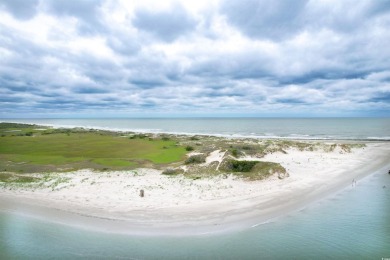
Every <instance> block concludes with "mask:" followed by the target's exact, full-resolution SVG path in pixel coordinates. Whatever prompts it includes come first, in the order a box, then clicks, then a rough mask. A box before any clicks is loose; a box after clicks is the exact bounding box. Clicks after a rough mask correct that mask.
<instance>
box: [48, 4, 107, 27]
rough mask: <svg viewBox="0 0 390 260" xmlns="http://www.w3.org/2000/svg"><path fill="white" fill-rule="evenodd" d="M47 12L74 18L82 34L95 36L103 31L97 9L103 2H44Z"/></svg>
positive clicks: (102, 24)
mask: <svg viewBox="0 0 390 260" xmlns="http://www.w3.org/2000/svg"><path fill="white" fill-rule="evenodd" d="M44 3H45V4H46V5H47V6H46V8H47V11H48V12H49V13H51V14H53V15H54V16H60V17H61V16H68V17H75V18H77V19H78V21H79V31H80V32H81V33H83V34H95V33H99V32H102V31H104V30H105V25H104V23H103V22H102V20H101V14H100V12H99V8H100V7H101V5H102V3H103V0H82V1H68V0H46V1H44Z"/></svg>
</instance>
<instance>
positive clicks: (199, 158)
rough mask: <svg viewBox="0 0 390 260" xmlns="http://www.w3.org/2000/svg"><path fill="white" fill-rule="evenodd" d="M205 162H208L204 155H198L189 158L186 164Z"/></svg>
mask: <svg viewBox="0 0 390 260" xmlns="http://www.w3.org/2000/svg"><path fill="white" fill-rule="evenodd" d="M204 162H206V156H205V155H203V154H197V155H192V156H190V157H188V158H187V160H186V161H185V164H191V163H204Z"/></svg>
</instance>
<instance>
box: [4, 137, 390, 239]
mask: <svg viewBox="0 0 390 260" xmlns="http://www.w3.org/2000/svg"><path fill="white" fill-rule="evenodd" d="M223 156H224V151H218V150H216V151H213V152H211V153H210V154H209V156H208V157H207V158H206V162H205V164H209V163H212V162H215V161H217V162H221V160H222V158H223ZM241 159H245V160H260V161H270V162H277V163H280V164H281V165H282V166H283V167H285V168H286V170H287V172H288V174H289V177H287V178H283V179H280V178H278V176H277V175H273V176H271V177H270V178H268V179H265V180H261V181H247V180H243V179H240V178H238V177H237V176H233V175H227V174H222V175H219V176H217V177H210V178H202V179H195V180H194V179H190V178H188V177H184V176H180V175H179V176H166V175H162V174H161V170H154V169H137V170H133V171H117V172H94V171H92V170H88V169H87V170H80V171H76V172H68V173H56V174H55V175H56V177H55V178H49V179H48V180H47V181H46V182H44V183H42V184H41V185H40V186H39V187H25V188H20V187H17V188H16V187H2V188H0V192H1V196H0V210H1V211H5V212H12V213H16V214H23V215H29V216H32V217H36V218H43V219H45V220H49V221H53V222H58V223H63V224H66V225H72V226H77V227H81V228H87V229H95V230H99V231H104V232H115V233H126V234H142V235H156V234H163V235H203V234H210V233H220V232H229V231H231V230H239V229H245V228H250V227H255V226H257V225H260V224H262V223H264V222H267V221H271V220H273V219H275V218H277V217H281V216H284V215H286V214H289V213H291V212H294V211H296V210H299V209H302V208H304V207H305V206H307V205H309V204H310V203H312V202H314V201H317V200H319V199H321V198H324V197H326V196H328V195H330V194H334V193H335V192H337V191H339V190H341V189H343V188H358V187H359V180H360V179H361V178H364V177H365V176H367V175H369V174H372V173H374V172H375V171H387V170H388V167H389V162H390V146H389V144H388V143H379V142H371V143H367V145H366V147H363V148H354V149H352V151H350V152H346V151H343V150H342V149H335V150H334V151H327V152H325V151H300V150H297V149H294V148H290V149H289V150H287V151H286V153H281V152H276V153H271V154H267V155H266V156H265V157H263V158H254V157H244V158H241ZM53 174H54V173H53ZM141 189H142V190H144V192H145V196H144V197H140V196H139V194H140V190H141Z"/></svg>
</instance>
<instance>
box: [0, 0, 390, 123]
mask: <svg viewBox="0 0 390 260" xmlns="http://www.w3.org/2000/svg"><path fill="white" fill-rule="evenodd" d="M74 116H77V117H107V116H118V117H139V116H146V117H155V116H157V117H159V116H184V117H185V116H390V1H389V0H377V1H372V0H367V1H364V0H343V1H340V0H315V1H314V0H312V1H306V0H294V1H284V0H273V1H266V0H240V1H237V0H196V1H184V0H183V1H166V0H164V1H156V0H151V1H148V0H142V1H128V0H123V1H114V0H80V1H70V0H0V117H2V118H5V117H74Z"/></svg>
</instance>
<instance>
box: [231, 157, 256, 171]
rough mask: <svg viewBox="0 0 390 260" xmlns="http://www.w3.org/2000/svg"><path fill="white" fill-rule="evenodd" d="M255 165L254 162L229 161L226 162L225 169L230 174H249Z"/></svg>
mask: <svg viewBox="0 0 390 260" xmlns="http://www.w3.org/2000/svg"><path fill="white" fill-rule="evenodd" d="M257 163H258V162H256V161H235V160H231V161H228V162H227V164H226V167H227V169H229V170H230V171H232V172H250V171H251V170H252V168H253V167H254V166H255V165H256V164H257Z"/></svg>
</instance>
